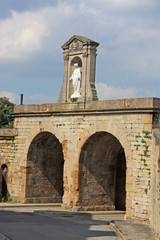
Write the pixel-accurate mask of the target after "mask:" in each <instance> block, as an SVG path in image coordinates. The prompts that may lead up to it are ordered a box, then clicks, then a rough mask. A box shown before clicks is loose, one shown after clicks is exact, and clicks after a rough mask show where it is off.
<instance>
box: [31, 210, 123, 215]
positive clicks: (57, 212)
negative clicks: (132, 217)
mask: <svg viewBox="0 0 160 240" xmlns="http://www.w3.org/2000/svg"><path fill="white" fill-rule="evenodd" d="M34 213H36V214H42V215H46V214H49V215H83V214H85V215H88V214H89V215H106V214H107V215H110V214H111V215H113V214H125V212H124V211H102V212H101V211H97V212H93V211H78V212H72V211H70V210H64V209H58V210H39V209H36V210H34Z"/></svg>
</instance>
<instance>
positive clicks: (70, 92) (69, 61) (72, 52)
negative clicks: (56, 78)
mask: <svg viewBox="0 0 160 240" xmlns="http://www.w3.org/2000/svg"><path fill="white" fill-rule="evenodd" d="M98 45H99V43H97V42H95V41H93V40H91V39H89V38H86V37H82V36H78V35H74V36H73V37H71V38H70V39H69V40H68V41H67V42H66V43H64V44H63V45H62V49H63V59H64V65H63V85H62V88H61V91H60V94H59V99H58V103H71V102H81V103H83V102H86V101H97V100H98V97H97V91H96V87H95V68H96V55H97V54H96V51H97V47H98Z"/></svg>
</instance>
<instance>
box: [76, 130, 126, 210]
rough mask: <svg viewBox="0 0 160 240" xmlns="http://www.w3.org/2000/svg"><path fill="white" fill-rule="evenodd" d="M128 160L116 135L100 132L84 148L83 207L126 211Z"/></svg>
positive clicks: (80, 201) (80, 165)
mask: <svg viewBox="0 0 160 240" xmlns="http://www.w3.org/2000/svg"><path fill="white" fill-rule="evenodd" d="M125 184H126V159H125V153H124V149H123V147H122V145H121V144H120V142H119V141H118V140H117V138H116V137H114V136H113V135H112V134H110V133H107V132H96V133H95V134H93V135H92V136H91V137H89V139H88V140H87V141H86V142H85V144H84V145H83V147H82V151H81V154H80V162H79V205H81V206H84V207H85V206H99V208H100V207H101V209H117V210H125V198H126V193H125Z"/></svg>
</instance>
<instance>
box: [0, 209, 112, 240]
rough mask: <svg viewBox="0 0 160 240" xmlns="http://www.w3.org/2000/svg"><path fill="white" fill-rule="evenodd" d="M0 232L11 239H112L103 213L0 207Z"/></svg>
mask: <svg viewBox="0 0 160 240" xmlns="http://www.w3.org/2000/svg"><path fill="white" fill-rule="evenodd" d="M0 232H1V233H3V234H4V235H5V236H7V237H8V238H9V239H11V240H35V239H36V240H65V239H66V240H75V239H76V240H116V237H115V235H114V233H113V232H112V231H111V229H110V228H109V226H108V225H107V221H106V218H105V217H104V216H101V217H100V216H99V217H98V216H97V217H95V216H94V217H92V216H91V215H89V214H87V215H65V214H63V213H60V214H59V215H58V214H57V215H50V216H43V215H38V214H34V213H31V212H17V211H15V210H9V209H8V210H1V211H0Z"/></svg>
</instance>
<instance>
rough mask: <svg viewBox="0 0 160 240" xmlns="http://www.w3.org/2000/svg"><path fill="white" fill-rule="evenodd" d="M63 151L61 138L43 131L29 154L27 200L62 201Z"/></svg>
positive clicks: (33, 141) (32, 144) (36, 137)
mask: <svg viewBox="0 0 160 240" xmlns="http://www.w3.org/2000/svg"><path fill="white" fill-rule="evenodd" d="M63 164H64V159H63V152H62V145H61V143H60V142H59V140H58V139H57V138H56V136H55V135H53V134H52V133H50V132H41V133H39V134H38V135H37V136H35V137H34V139H33V140H32V142H31V144H30V147H29V150H28V154H27V172H26V202H55V203H56V202H62V196H63Z"/></svg>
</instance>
